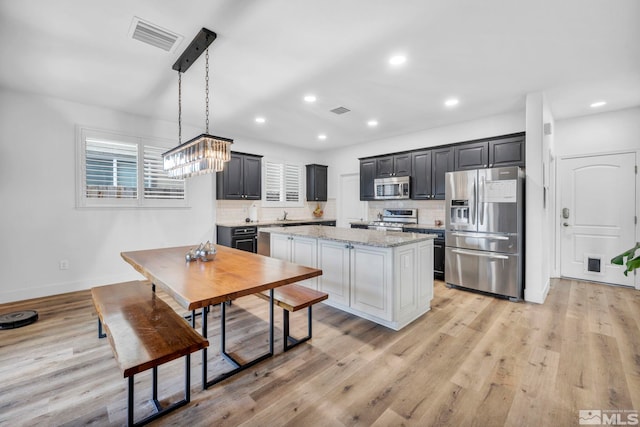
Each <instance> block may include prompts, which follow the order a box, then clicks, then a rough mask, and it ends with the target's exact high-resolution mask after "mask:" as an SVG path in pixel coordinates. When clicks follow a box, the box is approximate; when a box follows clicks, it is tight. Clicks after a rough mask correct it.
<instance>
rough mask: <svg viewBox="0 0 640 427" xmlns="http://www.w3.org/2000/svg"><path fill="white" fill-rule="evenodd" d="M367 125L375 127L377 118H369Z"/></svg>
mask: <svg viewBox="0 0 640 427" xmlns="http://www.w3.org/2000/svg"><path fill="white" fill-rule="evenodd" d="M367 126H369V127H372V128H373V127H376V126H378V121H377V120H369V121H368V122H367Z"/></svg>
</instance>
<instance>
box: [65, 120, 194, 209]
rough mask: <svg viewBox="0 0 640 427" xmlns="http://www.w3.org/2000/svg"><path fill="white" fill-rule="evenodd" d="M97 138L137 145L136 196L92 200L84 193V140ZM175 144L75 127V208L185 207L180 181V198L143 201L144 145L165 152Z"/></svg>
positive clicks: (185, 195)
mask: <svg viewBox="0 0 640 427" xmlns="http://www.w3.org/2000/svg"><path fill="white" fill-rule="evenodd" d="M87 138H97V139H106V140H113V141H118V142H123V143H129V144H135V145H136V146H137V154H138V155H137V172H138V173H137V197H136V198H112V197H105V198H93V197H87V196H86V194H87V192H86V161H87V159H86V149H85V147H86V140H87ZM176 144H177V143H176V142H175V141H171V140H168V139H162V138H151V137H140V136H131V135H126V134H122V133H118V132H113V131H107V130H102V129H94V128H89V127H84V126H76V207H78V208H100V207H104V208H186V207H189V204H188V191H187V187H188V186H187V184H186V182H184V199H157V198H146V197H145V194H144V193H145V191H144V180H145V176H144V151H145V149H144V148H145V146H148V147H153V148H166V149H167V150H169V149H170V148H172V147H173V146H175V145H176Z"/></svg>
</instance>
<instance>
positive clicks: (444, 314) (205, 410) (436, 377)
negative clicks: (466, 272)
mask: <svg viewBox="0 0 640 427" xmlns="http://www.w3.org/2000/svg"><path fill="white" fill-rule="evenodd" d="M163 299H165V301H167V302H168V303H169V304H171V305H172V306H173V307H174V308H176V309H178V306H177V305H176V303H175V302H174V301H172V300H171V298H169V297H167V296H166V295H165V296H164V298H163ZM21 309H35V310H38V312H39V315H40V319H39V320H38V322H36V323H35V324H33V325H29V326H26V327H23V328H20V329H13V330H0V425H8V426H17V425H28V426H35V425H38V426H41V425H52V426H53V425H55V426H58V425H89V424H93V425H100V426H102V425H123V424H124V423H125V422H126V381H125V379H124V378H123V377H122V374H121V372H120V371H119V369H118V367H117V365H116V363H115V361H114V359H113V355H112V353H111V349H110V347H109V344H108V342H107V341H106V340H98V338H97V336H96V314H95V311H94V309H93V305H92V302H91V296H90V293H89V291H83V292H76V293H72V294H65V295H58V296H52V297H47V298H41V299H37V300H31V301H24V302H20V303H12V304H5V305H0V313H6V312H11V311H16V310H21ZM228 314H229V322H228V334H229V344H228V348H229V349H237V350H238V353H239V354H240V355H242V356H247V357H250V356H251V355H252V354H253V353H261V352H263V351H264V350H265V349H266V345H267V341H266V334H265V332H266V330H267V323H266V321H265V319H267V305H266V303H265V302H264V301H262V300H260V299H258V298H255V297H245V298H241V299H239V300H237V301H236V302H235V303H234V304H233V306H232V307H230V308H229V311H228ZM210 316H211V317H210V321H209V326H210V332H209V336H210V337H212V338H210V341H211V346H212V347H211V348H212V351H210V356H209V358H210V360H211V361H213V360H217V359H218V358H217V357H216V353H217V351H218V350H217V349H218V347H219V341H218V340H217V337H218V326H219V325H218V322H217V321H218V320H219V307H216V308H215V309H214V311H213V313H211V314H210ZM276 319H277V321H278V323H277V325H276V326H277V328H278V329H277V330H276V337H277V341H276V355H275V356H274V357H273V358H271V359H269V360H267V361H265V362H263V363H261V364H259V365H257V366H256V367H254V368H251V369H249V370H247V371H245V372H243V373H241V374H239V375H237V376H235V377H233V378H231V379H229V380H227V381H225V382H223V383H221V384H219V385H217V386H214V387H213V388H211V389H209V390H206V391H203V390H202V387H201V371H200V366H201V358H200V353H195V354H194V355H193V357H192V394H191V398H192V400H191V403H190V404H189V405H188V406H186V407H184V408H181V409H179V410H178V411H177V412H174V413H172V414H170V415H168V416H166V417H164V418H161V419H160V420H159V421H157V422H156V425H180V426H182V425H190V426H218V425H219V426H235V425H247V426H280V425H290V426H316V425H317V426H343V425H345V426H346V425H348V426H352V425H362V426H370V425H375V426H402V425H406V426H430V425H454V426H462V425H478V426H501V425H509V426H526V425H531V426H570V425H577V424H578V410H580V409H602V410H610V409H611V410H613V409H616V410H635V409H640V330H639V327H640V292H638V291H635V290H632V289H625V288H620V287H612V286H603V285H598V284H593V283H583V282H576V281H568V280H554V281H553V282H552V288H551V291H550V293H549V296H548V298H547V301H546V303H545V304H544V305H537V304H529V303H511V302H508V301H504V300H500V299H496V298H491V297H487V296H483V295H478V294H474V293H470V292H465V291H460V290H454V289H448V288H447V287H445V286H444V284H443V283H442V282H436V288H435V298H434V300H433V302H432V310H431V311H430V312H429V313H427V314H426V315H424V316H422V317H421V318H420V319H418V320H417V321H415V322H413V323H412V324H411V325H409V326H408V327H406V328H405V329H403V330H402V331H400V332H394V331H392V330H390V329H387V328H385V327H382V326H379V325H376V324H374V323H371V322H369V321H367V320H363V319H360V318H357V317H354V316H352V315H349V314H346V313H344V312H342V311H339V310H336V309H334V308H331V307H328V306H325V305H323V304H319V305H317V306H316V307H315V310H314V325H313V326H314V331H313V333H314V337H313V339H312V340H311V341H309V342H307V343H306V344H304V345H301V346H298V347H297V348H295V349H293V350H291V351H289V352H287V353H282V345H281V344H282V343H281V330H280V329H279V328H280V326H281V321H282V314H281V312H280V310H278V309H276ZM292 322H293V324H294V326H295V328H294V332H299V335H303V334H304V332H305V331H306V329H305V322H306V318H305V313H303V312H298V313H295V316H293V317H292ZM183 366H184V364H183V361H182V360H179V361H174V362H171V363H169V364H166V365H163V366H162V367H161V368H160V397H161V399H164V398H167V397H169V398H179V397H181V393H182V388H183V386H184V382H183V372H184V371H183ZM227 368H228V366H227V365H226V364H225V363H224V362H212V363H210V372H211V374H215V373H216V372H222V371H223V370H224V369H227ZM136 379H137V380H136V383H137V384H136V394H137V406H136V414H137V415H136V416H137V417H140V416H142V415H144V413H145V412H148V411H150V408H151V407H150V405H149V404H148V403H146V399H147V398H148V395H149V394H150V391H149V387H150V375H148V374H147V373H143V374H140V375H137V376H136Z"/></svg>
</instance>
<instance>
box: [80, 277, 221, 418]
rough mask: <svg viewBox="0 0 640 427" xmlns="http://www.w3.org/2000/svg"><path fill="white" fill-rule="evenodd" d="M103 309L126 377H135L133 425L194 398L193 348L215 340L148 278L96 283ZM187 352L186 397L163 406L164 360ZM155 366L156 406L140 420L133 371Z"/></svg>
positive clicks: (100, 316) (96, 296)
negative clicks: (161, 367)
mask: <svg viewBox="0 0 640 427" xmlns="http://www.w3.org/2000/svg"><path fill="white" fill-rule="evenodd" d="M91 295H92V297H93V303H94V305H95V307H96V311H97V312H98V336H99V337H104V334H103V333H102V326H103V325H104V328H105V330H106V336H107V337H108V339H109V344H111V349H112V350H113V354H114V356H115V358H116V361H117V362H118V365H120V369H121V370H122V372H123V374H124V377H125V378H129V391H128V405H127V418H128V424H129V425H144V424H147V423H149V422H151V421H153V420H155V419H157V418H159V417H161V416H162V415H165V414H167V413H169V412H171V411H173V410H175V409H177V408H180V407H182V406H184V405H186V404H187V403H189V401H190V388H191V383H190V378H191V373H190V372H191V353H193V352H194V351H198V350H201V349H203V348H205V347H207V346H208V345H209V342H208V341H207V340H206V339H205V338H203V337H202V336H201V335H200V334H198V333H197V332H196V331H195V330H194V329H193V328H191V327H190V326H189V324H188V323H187V322H186V321H185V320H184V319H183V318H182V317H181V316H180V315H178V314H177V313H176V312H175V311H174V310H173V309H172V308H171V307H169V305H167V303H165V302H164V301H162V300H161V299H160V298H159V297H158V296H156V294H155V292H153V291H152V287H151V285H150V284H149V283H148V282H142V281H133V282H125V283H116V284H113V285H106V286H99V287H95V288H92V289H91ZM183 356H184V357H185V359H186V361H185V391H184V399H183V400H180V401H178V402H175V403H173V404H171V405H170V406H167V407H165V408H163V407H162V406H161V405H160V402H159V401H158V390H157V387H158V366H159V365H161V364H163V363H166V362H169V361H171V360H174V359H177V358H180V357H183ZM148 369H153V379H152V401H153V403H154V405H155V408H156V412H155V413H154V414H152V415H150V416H148V417H147V418H145V419H143V420H141V421H139V422H137V423H135V422H134V416H133V397H134V393H133V384H134V381H133V377H134V375H135V374H138V373H140V372H143V371H146V370H148Z"/></svg>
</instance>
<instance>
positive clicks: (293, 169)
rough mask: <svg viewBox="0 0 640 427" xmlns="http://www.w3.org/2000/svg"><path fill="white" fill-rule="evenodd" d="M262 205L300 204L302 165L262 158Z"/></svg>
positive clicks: (301, 201) (301, 203) (284, 205)
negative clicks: (263, 186) (263, 184)
mask: <svg viewBox="0 0 640 427" xmlns="http://www.w3.org/2000/svg"><path fill="white" fill-rule="evenodd" d="M264 183H265V192H264V200H263V206H271V207H278V206H281V207H286V206H302V205H303V200H302V198H301V194H302V165H297V164H291V163H283V162H276V161H273V160H264Z"/></svg>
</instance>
